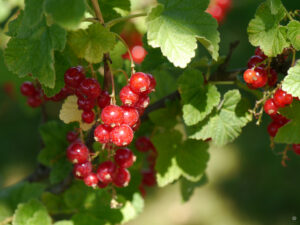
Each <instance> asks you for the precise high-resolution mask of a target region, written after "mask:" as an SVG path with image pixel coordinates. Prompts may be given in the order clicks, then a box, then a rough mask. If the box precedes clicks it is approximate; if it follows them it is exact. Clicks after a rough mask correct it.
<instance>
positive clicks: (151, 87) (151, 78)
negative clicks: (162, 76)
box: [147, 73, 156, 94]
mask: <svg viewBox="0 0 300 225" xmlns="http://www.w3.org/2000/svg"><path fill="white" fill-rule="evenodd" d="M147 76H148V77H149V79H150V87H149V90H148V92H147V94H149V93H151V92H153V91H155V87H156V80H155V78H154V77H153V76H152V75H151V74H149V73H147Z"/></svg>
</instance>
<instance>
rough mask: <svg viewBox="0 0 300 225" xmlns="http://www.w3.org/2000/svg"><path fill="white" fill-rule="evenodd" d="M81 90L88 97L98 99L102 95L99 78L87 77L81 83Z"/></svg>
mask: <svg viewBox="0 0 300 225" xmlns="http://www.w3.org/2000/svg"><path fill="white" fill-rule="evenodd" d="M79 92H80V93H81V94H82V95H84V96H86V97H87V98H92V99H96V98H98V97H99V96H100V93H101V87H100V84H99V83H98V81H97V80H95V79H93V78H85V79H84V80H83V81H81V83H80V85H79Z"/></svg>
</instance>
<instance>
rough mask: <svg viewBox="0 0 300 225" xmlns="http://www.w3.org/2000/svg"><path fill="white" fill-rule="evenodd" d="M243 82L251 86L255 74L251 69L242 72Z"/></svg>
mask: <svg viewBox="0 0 300 225" xmlns="http://www.w3.org/2000/svg"><path fill="white" fill-rule="evenodd" d="M244 80H245V82H246V83H247V84H252V83H253V82H254V80H256V72H255V71H254V70H252V69H247V70H246V71H245V72H244Z"/></svg>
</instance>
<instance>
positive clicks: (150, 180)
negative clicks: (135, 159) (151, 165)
mask: <svg viewBox="0 0 300 225" xmlns="http://www.w3.org/2000/svg"><path fill="white" fill-rule="evenodd" d="M142 175H143V178H142V184H144V185H146V186H149V187H152V186H155V185H156V177H155V171H154V170H152V169H148V170H143V171H142Z"/></svg>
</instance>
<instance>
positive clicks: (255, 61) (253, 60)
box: [247, 55, 265, 69]
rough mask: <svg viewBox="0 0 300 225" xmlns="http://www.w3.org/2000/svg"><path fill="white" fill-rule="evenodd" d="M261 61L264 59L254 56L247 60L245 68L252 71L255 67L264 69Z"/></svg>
mask: <svg viewBox="0 0 300 225" xmlns="http://www.w3.org/2000/svg"><path fill="white" fill-rule="evenodd" d="M263 61H264V59H263V58H262V57H260V56H258V55H254V56H252V57H251V58H250V59H249V61H248V64H247V66H248V68H249V69H252V68H254V67H256V66H260V67H264V66H265V65H264V64H261V62H263Z"/></svg>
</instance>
